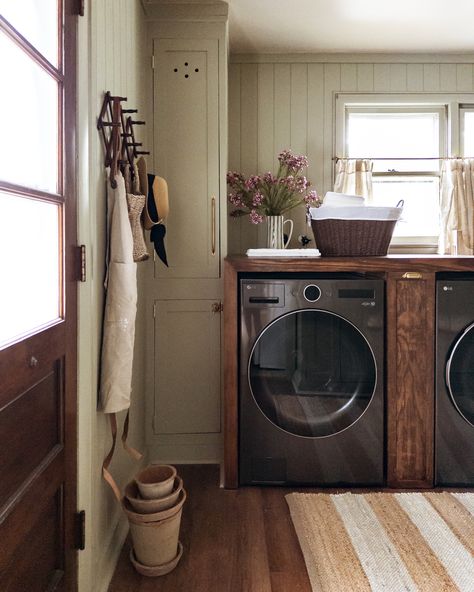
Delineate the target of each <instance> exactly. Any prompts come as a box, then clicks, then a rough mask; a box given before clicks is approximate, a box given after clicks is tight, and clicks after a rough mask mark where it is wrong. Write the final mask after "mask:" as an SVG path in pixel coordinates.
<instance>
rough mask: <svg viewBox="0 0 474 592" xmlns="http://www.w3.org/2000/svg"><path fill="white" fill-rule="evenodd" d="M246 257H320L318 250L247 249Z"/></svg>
mask: <svg viewBox="0 0 474 592" xmlns="http://www.w3.org/2000/svg"><path fill="white" fill-rule="evenodd" d="M247 256H248V257H321V253H320V252H319V250H318V249H247Z"/></svg>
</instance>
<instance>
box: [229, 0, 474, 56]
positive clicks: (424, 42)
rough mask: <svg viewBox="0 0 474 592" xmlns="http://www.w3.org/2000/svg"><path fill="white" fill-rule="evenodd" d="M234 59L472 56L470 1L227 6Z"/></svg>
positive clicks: (342, 0)
mask: <svg viewBox="0 0 474 592" xmlns="http://www.w3.org/2000/svg"><path fill="white" fill-rule="evenodd" d="M228 3H229V30H230V50H231V52H232V53H284V52H292V53H296V52H321V53H336V52H346V53H347V52H349V53H352V52H370V53H388V52H390V53H392V52H393V53H406V52H423V53H445V52H447V53H464V52H473V51H474V0H228Z"/></svg>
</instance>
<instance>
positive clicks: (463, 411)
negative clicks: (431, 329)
mask: <svg viewBox="0 0 474 592" xmlns="http://www.w3.org/2000/svg"><path fill="white" fill-rule="evenodd" d="M436 287H437V307H436V308H437V315H436V317H437V320H436V336H437V341H436V436H435V465H436V471H435V474H436V484H437V485H459V486H474V279H465V280H462V279H453V280H451V279H446V280H439V281H437V284H436Z"/></svg>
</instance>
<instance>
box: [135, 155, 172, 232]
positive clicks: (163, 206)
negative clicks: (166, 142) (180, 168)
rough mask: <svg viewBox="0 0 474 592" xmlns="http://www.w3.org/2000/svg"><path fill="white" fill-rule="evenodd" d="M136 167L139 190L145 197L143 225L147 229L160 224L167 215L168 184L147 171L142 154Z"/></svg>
mask: <svg viewBox="0 0 474 592" xmlns="http://www.w3.org/2000/svg"><path fill="white" fill-rule="evenodd" d="M137 168H138V178H139V180H140V191H141V193H143V195H145V196H146V198H147V200H146V203H145V209H144V211H143V219H144V225H145V228H146V229H147V230H150V229H151V228H153V226H155V225H156V224H161V223H162V222H163V220H164V219H165V218H166V217H167V216H168V213H169V201H168V184H167V183H166V181H165V180H164V179H163V178H162V177H159V176H158V175H152V174H149V173H147V170H146V161H145V159H144V158H143V156H141V157H140V158H139V159H138V160H137Z"/></svg>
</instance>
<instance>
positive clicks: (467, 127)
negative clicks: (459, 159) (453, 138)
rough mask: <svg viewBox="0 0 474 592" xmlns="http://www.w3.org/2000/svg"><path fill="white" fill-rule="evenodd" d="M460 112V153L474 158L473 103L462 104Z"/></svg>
mask: <svg viewBox="0 0 474 592" xmlns="http://www.w3.org/2000/svg"><path fill="white" fill-rule="evenodd" d="M460 113H461V117H460V120H461V154H462V156H465V157H467V158H474V105H462V106H461V109H460Z"/></svg>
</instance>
